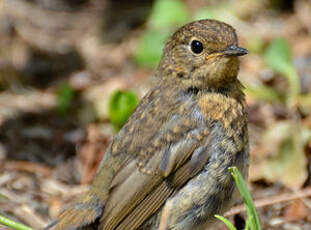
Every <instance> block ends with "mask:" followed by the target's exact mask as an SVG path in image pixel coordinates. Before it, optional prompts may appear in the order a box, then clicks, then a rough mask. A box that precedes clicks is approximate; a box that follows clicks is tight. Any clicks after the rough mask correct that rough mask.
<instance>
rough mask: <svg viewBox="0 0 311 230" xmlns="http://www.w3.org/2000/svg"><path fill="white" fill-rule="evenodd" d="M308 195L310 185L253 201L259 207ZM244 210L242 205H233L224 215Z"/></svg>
mask: <svg viewBox="0 0 311 230" xmlns="http://www.w3.org/2000/svg"><path fill="white" fill-rule="evenodd" d="M308 196H311V187H310V188H306V189H303V190H300V191H297V192H294V193H284V194H281V195H275V196H271V197H268V198H263V199H260V200H256V201H255V207H256V208H261V207H264V206H269V205H273V204H276V203H281V202H286V201H291V200H296V199H300V198H304V197H308ZM245 211H246V209H245V207H244V205H238V206H235V207H233V208H232V209H230V210H229V211H228V212H226V213H225V215H224V216H232V215H235V214H238V213H241V212H245Z"/></svg>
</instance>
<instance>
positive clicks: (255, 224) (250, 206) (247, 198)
mask: <svg viewBox="0 0 311 230" xmlns="http://www.w3.org/2000/svg"><path fill="white" fill-rule="evenodd" d="M229 171H230V173H231V175H232V177H233V179H234V180H235V183H236V184H237V187H238V189H239V191H240V193H241V195H242V198H243V201H244V204H245V205H246V209H247V216H248V218H250V217H252V219H251V220H250V229H252V230H261V225H260V222H259V218H258V214H257V210H256V208H255V205H254V201H253V198H252V196H251V194H250V192H249V190H248V188H247V185H246V183H245V181H244V179H243V177H242V175H241V173H240V172H239V170H238V169H237V167H230V168H229Z"/></svg>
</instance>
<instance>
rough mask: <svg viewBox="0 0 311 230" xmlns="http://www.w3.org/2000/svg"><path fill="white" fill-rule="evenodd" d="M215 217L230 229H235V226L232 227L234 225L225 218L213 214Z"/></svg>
mask: <svg viewBox="0 0 311 230" xmlns="http://www.w3.org/2000/svg"><path fill="white" fill-rule="evenodd" d="M215 217H216V218H217V219H219V220H221V221H222V222H224V223H225V224H226V225H227V227H228V228H229V229H230V230H237V229H236V227H234V225H233V224H232V223H231V222H230V221H229V220H228V219H227V218H225V217H222V216H219V215H215Z"/></svg>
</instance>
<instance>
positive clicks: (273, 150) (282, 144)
mask: <svg viewBox="0 0 311 230" xmlns="http://www.w3.org/2000/svg"><path fill="white" fill-rule="evenodd" d="M262 138H263V141H264V142H265V143H267V144H266V145H267V146H266V147H267V149H269V150H270V155H269V157H265V158H264V159H261V160H260V161H258V162H257V163H255V164H253V165H252V169H251V172H252V179H254V180H258V179H262V178H264V179H266V180H267V181H270V182H280V183H282V184H283V185H285V186H286V187H288V188H291V189H299V188H301V186H302V185H303V183H304V182H305V180H306V178H307V176H308V171H307V159H306V156H305V152H304V144H305V143H306V141H307V140H308V138H310V132H307V131H305V128H303V127H302V126H301V125H300V124H299V123H298V122H294V121H283V122H278V123H276V124H274V125H272V126H271V127H269V128H268V129H267V130H266V132H265V133H264V135H263V137H262Z"/></svg>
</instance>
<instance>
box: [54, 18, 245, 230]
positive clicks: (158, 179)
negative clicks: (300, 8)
mask: <svg viewBox="0 0 311 230" xmlns="http://www.w3.org/2000/svg"><path fill="white" fill-rule="evenodd" d="M247 53H248V51H247V50H246V49H244V48H242V47H240V46H239V45H238V38H237V34H236V32H235V29H234V28H233V27H232V26H230V25H228V24H226V23H224V22H221V21H217V20H212V19H203V20H198V21H193V22H190V23H188V24H186V25H184V26H182V27H181V28H179V29H178V30H177V31H176V32H175V33H173V35H172V36H171V37H170V38H169V39H168V41H167V43H166V44H165V46H164V49H163V55H162V59H161V61H160V62H159V65H158V67H157V68H156V70H155V71H154V74H153V75H154V76H153V77H154V79H155V80H154V85H153V87H151V89H150V91H148V92H147V93H146V95H145V96H144V97H143V98H142V99H141V101H140V103H139V105H138V106H137V108H136V110H135V111H134V113H133V114H132V115H131V116H130V117H129V119H128V121H127V122H126V124H125V125H124V126H123V128H122V129H121V130H120V131H119V133H118V134H116V136H115V137H114V138H113V140H112V141H111V143H110V145H109V147H108V149H107V151H106V153H105V156H104V158H103V160H102V161H101V163H100V165H99V168H98V171H97V174H96V175H95V177H94V179H93V181H92V183H91V185H90V189H89V191H87V192H86V193H85V194H84V195H82V196H81V198H80V199H79V201H78V202H77V204H75V205H73V206H72V207H70V208H68V209H67V210H65V211H64V212H63V213H62V214H61V215H60V216H59V219H58V221H57V223H56V225H54V226H53V227H52V228H51V229H53V230H60V229H103V230H136V229H137V230H156V229H159V227H160V224H161V225H164V228H163V227H161V228H162V229H166V230H190V229H198V230H205V229H207V228H210V227H211V226H212V225H213V224H214V223H215V217H214V215H215V214H222V213H224V212H225V211H226V210H227V209H228V208H230V206H232V205H233V203H234V202H235V201H236V200H237V195H238V191H237V187H236V185H235V183H234V180H233V178H232V176H231V175H230V172H229V171H228V168H229V167H232V166H236V167H237V168H238V169H239V170H240V171H241V173H242V175H243V176H244V177H247V174H248V166H249V141H248V128H247V124H248V121H247V114H246V101H245V94H244V92H243V85H242V84H241V82H240V81H239V79H238V78H237V76H238V72H239V66H240V64H239V56H243V55H246V54H247ZM164 210H166V211H165V215H164ZM164 217H165V218H164ZM164 219H165V221H163V220H164Z"/></svg>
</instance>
